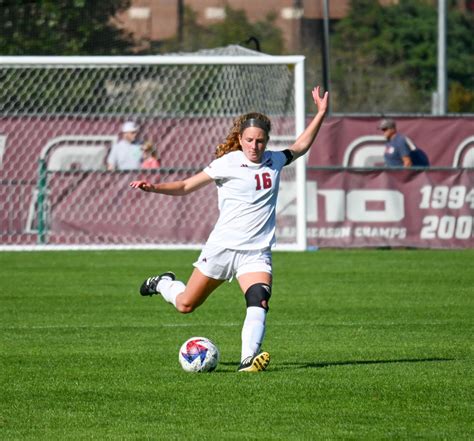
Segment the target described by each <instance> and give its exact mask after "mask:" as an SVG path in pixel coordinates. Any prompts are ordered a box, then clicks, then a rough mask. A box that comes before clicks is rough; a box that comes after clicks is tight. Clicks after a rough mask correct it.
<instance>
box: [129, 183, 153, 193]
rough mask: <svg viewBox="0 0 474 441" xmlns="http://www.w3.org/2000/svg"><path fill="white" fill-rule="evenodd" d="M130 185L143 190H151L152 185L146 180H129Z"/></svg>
mask: <svg viewBox="0 0 474 441" xmlns="http://www.w3.org/2000/svg"><path fill="white" fill-rule="evenodd" d="M129 185H130V187H132V188H138V189H140V190H143V191H153V189H154V186H153V184H150V183H149V182H147V181H132V182H130V184H129Z"/></svg>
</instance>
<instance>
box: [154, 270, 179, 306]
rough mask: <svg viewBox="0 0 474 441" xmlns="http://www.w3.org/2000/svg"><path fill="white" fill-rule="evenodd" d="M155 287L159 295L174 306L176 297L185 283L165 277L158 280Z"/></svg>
mask: <svg viewBox="0 0 474 441" xmlns="http://www.w3.org/2000/svg"><path fill="white" fill-rule="evenodd" d="M157 288H158V291H159V293H160V294H161V297H163V298H164V299H165V300H166V301H167V302H168V303H171V304H172V305H173V306H174V307H175V308H176V297H177V296H178V294H181V293H182V292H183V291H184V289H185V288H186V285H185V284H184V283H183V282H180V281H179V280H171V279H168V278H167V277H165V278H163V279H161V280H160V281H159V282H158V286H157Z"/></svg>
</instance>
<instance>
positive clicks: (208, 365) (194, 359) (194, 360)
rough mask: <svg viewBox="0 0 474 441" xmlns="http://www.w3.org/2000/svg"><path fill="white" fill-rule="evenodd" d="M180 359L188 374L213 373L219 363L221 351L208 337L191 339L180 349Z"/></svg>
mask: <svg viewBox="0 0 474 441" xmlns="http://www.w3.org/2000/svg"><path fill="white" fill-rule="evenodd" d="M178 357H179V363H180V364H181V367H182V368H183V369H184V370H185V371H186V372H212V371H213V370H214V369H215V368H216V367H217V363H219V349H217V346H216V345H215V344H214V343H213V342H212V341H211V340H209V339H208V338H206V337H191V338H190V339H188V340H186V341H185V342H184V343H183V345H182V346H181V348H180V349H179V355H178Z"/></svg>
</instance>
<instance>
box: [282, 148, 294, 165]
mask: <svg viewBox="0 0 474 441" xmlns="http://www.w3.org/2000/svg"><path fill="white" fill-rule="evenodd" d="M282 153H283V154H284V155H285V156H286V162H285V165H288V164H291V161H293V153H291V150H289V149H286V150H282Z"/></svg>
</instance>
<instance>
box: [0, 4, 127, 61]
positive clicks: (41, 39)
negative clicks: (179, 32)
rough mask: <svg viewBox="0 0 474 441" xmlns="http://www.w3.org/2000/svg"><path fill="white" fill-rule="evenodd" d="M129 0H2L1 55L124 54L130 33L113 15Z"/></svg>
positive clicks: (0, 6) (123, 7) (125, 7)
mask: <svg viewBox="0 0 474 441" xmlns="http://www.w3.org/2000/svg"><path fill="white" fill-rule="evenodd" d="M129 6H130V0H100V1H96V0H37V1H34V0H0V14H1V15H0V20H1V23H2V26H1V27H0V53H1V54H2V55H122V54H124V53H131V51H132V48H133V45H134V42H133V39H132V37H131V34H129V33H125V32H123V31H122V30H120V29H119V28H118V27H116V26H115V25H114V23H113V22H112V21H111V18H112V17H114V16H115V15H116V14H117V13H118V12H120V11H123V10H125V9H127V8H128V7H129Z"/></svg>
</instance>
